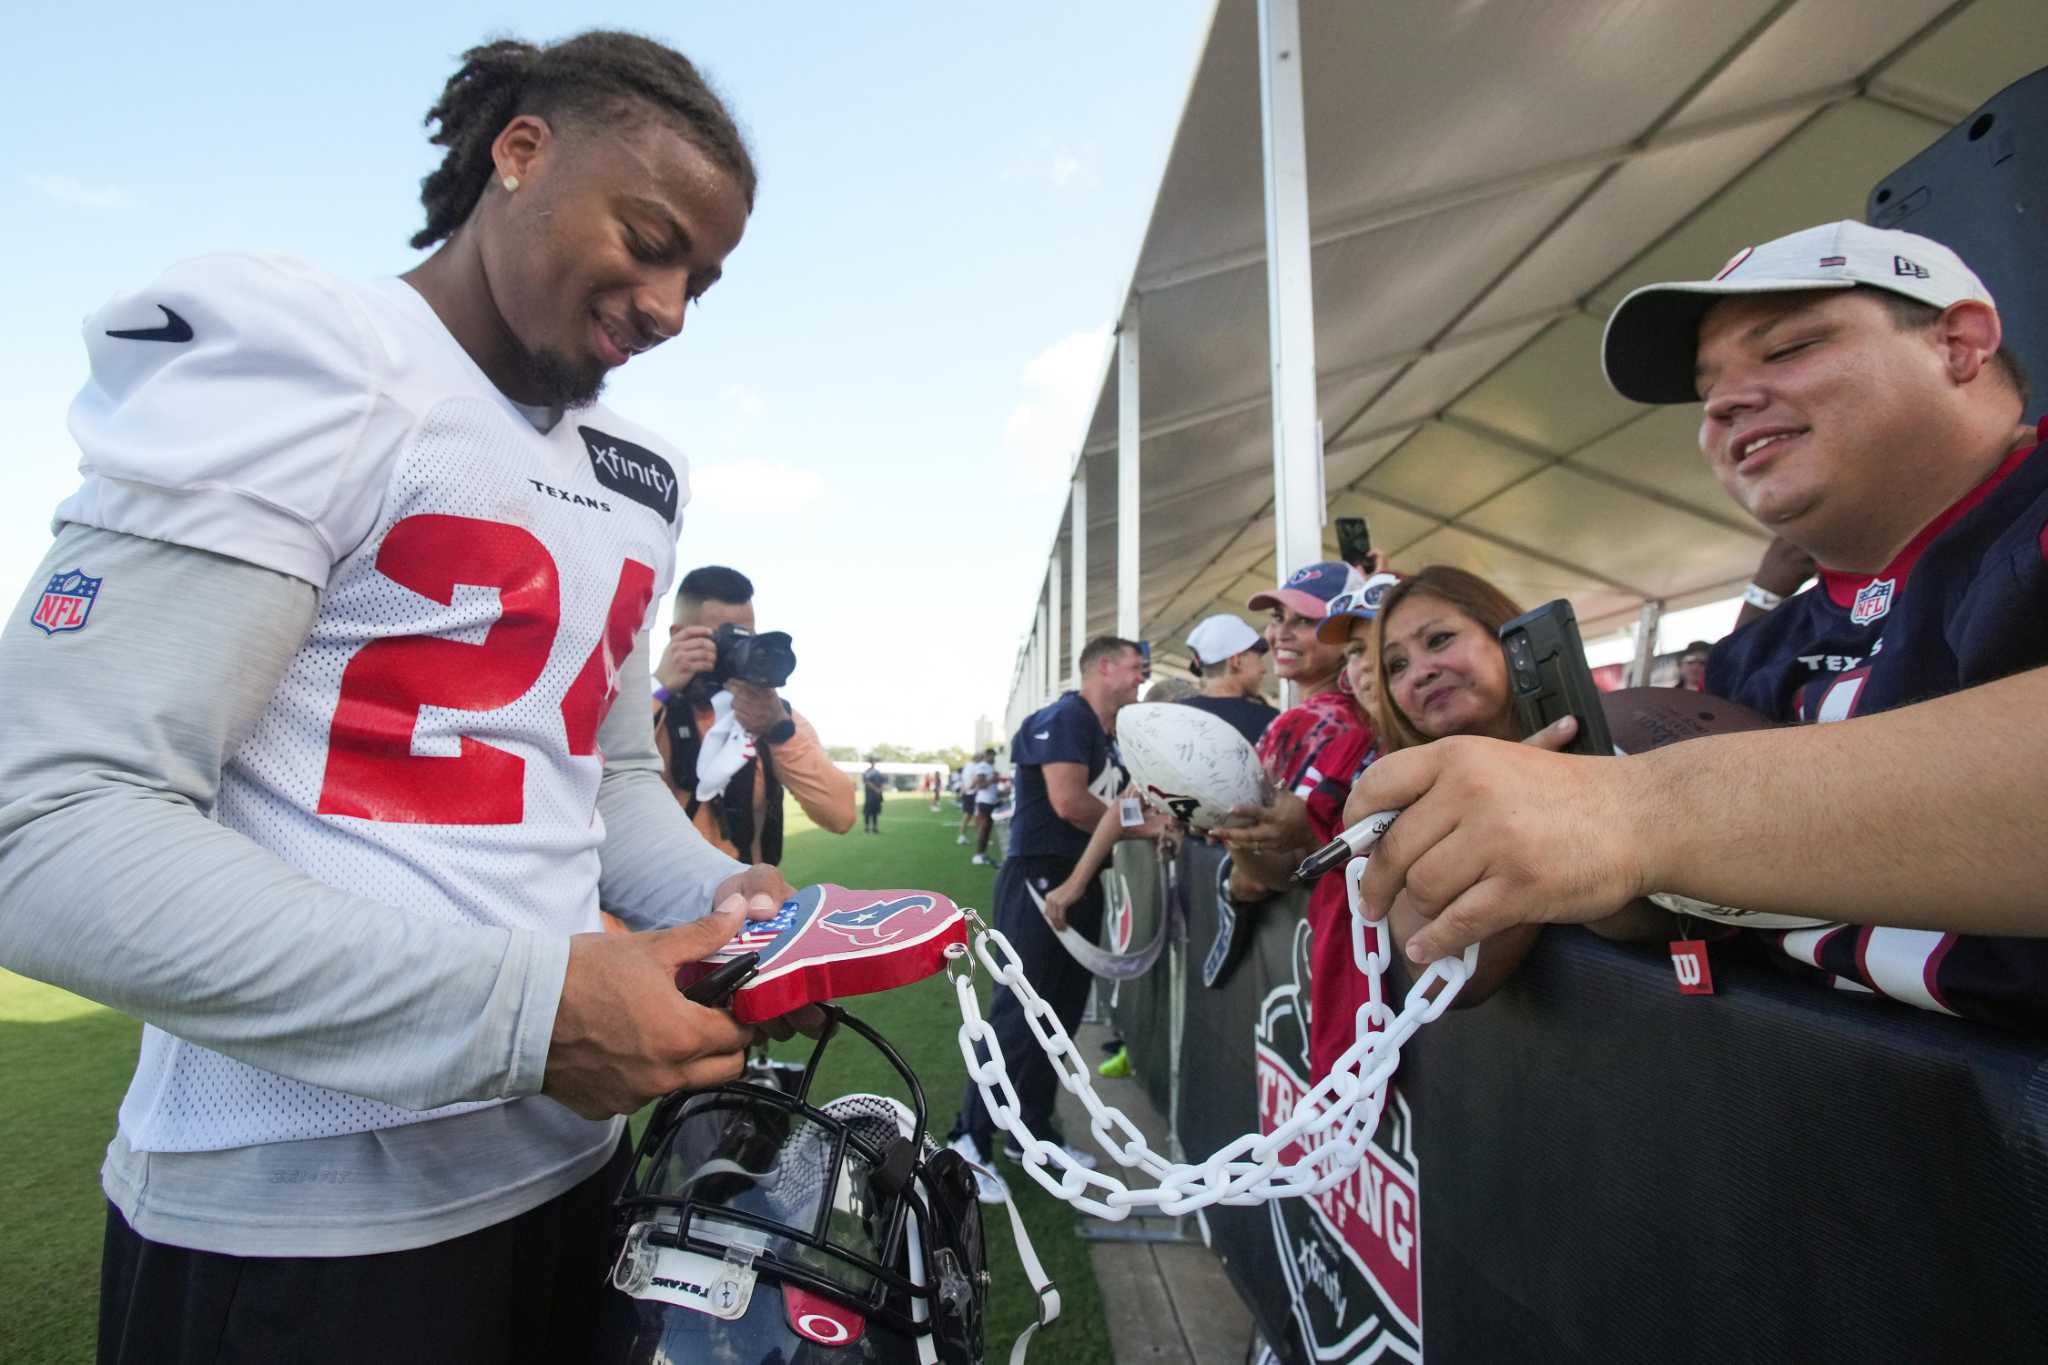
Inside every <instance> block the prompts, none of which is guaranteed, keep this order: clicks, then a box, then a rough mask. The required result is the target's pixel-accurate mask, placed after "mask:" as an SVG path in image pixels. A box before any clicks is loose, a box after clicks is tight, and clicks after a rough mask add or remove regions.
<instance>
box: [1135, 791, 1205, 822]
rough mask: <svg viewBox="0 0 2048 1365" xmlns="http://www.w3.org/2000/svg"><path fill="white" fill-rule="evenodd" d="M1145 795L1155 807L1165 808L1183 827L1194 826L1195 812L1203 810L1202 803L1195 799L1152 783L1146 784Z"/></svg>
mask: <svg viewBox="0 0 2048 1365" xmlns="http://www.w3.org/2000/svg"><path fill="white" fill-rule="evenodd" d="M1145 794H1146V795H1148V796H1150V797H1151V798H1152V804H1153V805H1155V806H1162V807H1164V808H1165V809H1166V811H1167V812H1168V813H1169V814H1171V815H1172V816H1173V818H1174V819H1176V820H1178V821H1180V822H1181V823H1182V824H1183V825H1192V824H1194V823H1195V812H1196V811H1198V810H1200V809H1201V808H1202V803H1201V802H1200V801H1198V800H1196V799H1195V798H1194V797H1192V796H1181V795H1178V794H1176V793H1174V792H1170V791H1167V790H1165V789H1164V788H1162V787H1160V786H1158V785H1157V784H1156V783H1152V782H1147V783H1146V784H1145Z"/></svg>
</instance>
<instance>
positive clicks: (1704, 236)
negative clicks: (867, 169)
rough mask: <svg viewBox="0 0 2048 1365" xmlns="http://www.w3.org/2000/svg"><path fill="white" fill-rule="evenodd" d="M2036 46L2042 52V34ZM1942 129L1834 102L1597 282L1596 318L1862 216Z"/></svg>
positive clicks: (1911, 117) (1871, 107) (1913, 117)
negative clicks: (1793, 234) (1810, 231)
mask: <svg viewBox="0 0 2048 1365" xmlns="http://www.w3.org/2000/svg"><path fill="white" fill-rule="evenodd" d="M2041 46H2042V48H2043V49H2044V52H2043V55H2044V56H2048V38H2044V41H2043V43H2042V45H2041ZM1987 93H1988V92H1987ZM1943 131H1945V130H1944V129H1943V128H1942V126H1941V125H1939V124H1936V123H1932V122H1930V121H1929V120H1927V119H1924V118H1922V117H1920V116H1919V115H1917V114H1908V113H1904V112H1902V111H1900V110H1897V109H1890V108H1886V107H1885V106H1883V105H1879V104H1873V103H1871V102H1870V101H1868V100H1851V101H1849V102H1847V103H1845V104H1838V105H1836V106H1834V107H1833V108H1831V109H1829V110H1827V111H1826V112H1824V113H1822V114H1821V115H1820V116H1819V117H1817V118H1815V119H1814V120H1812V121H1811V122H1810V123H1808V124H1807V125H1806V126H1805V127H1804V128H1801V129H1800V130H1799V131H1798V132H1796V133H1794V134H1793V135H1792V136H1791V137H1790V138H1787V139H1786V140H1785V141H1784V142H1783V143H1782V144H1781V145H1779V146H1778V147H1777V148H1776V149H1775V150H1773V151H1772V152H1771V153H1770V155H1768V156H1766V157H1765V158H1764V159H1763V160H1761V161H1759V162H1758V163H1757V164H1756V165H1755V166H1754V167H1753V168H1751V169H1750V171H1749V172H1748V173H1746V174H1745V175H1743V176H1742V177H1741V178H1740V179H1738V180H1737V181H1735V183H1734V184H1732V185H1730V186H1729V187H1728V188H1727V190H1726V191H1725V192H1723V193H1722V194H1721V195H1719V196H1718V197H1716V198H1715V199H1714V200H1712V201H1711V202H1710V203H1707V204H1705V205H1703V206H1702V207H1701V208H1700V209H1699V211H1698V212H1696V213H1694V214H1693V215H1692V216H1691V217H1690V218H1688V219H1687V220H1686V221H1685V223H1684V225H1683V226H1681V227H1680V228H1678V229H1677V230H1676V231H1675V232H1673V233H1671V234H1670V235H1669V236H1667V237H1666V238H1665V239H1664V240H1663V241H1662V242H1659V243H1658V244H1657V245H1656V246H1654V247H1652V248H1651V249H1650V250H1649V251H1647V252H1645V253H1644V254H1643V255H1642V256H1640V257H1639V258H1637V259H1636V260H1635V261H1634V262H1633V263H1631V264H1630V265H1629V267H1628V268H1627V269H1626V270H1624V271H1621V272H1620V273H1619V275H1618V276H1617V277H1616V278H1615V279H1614V280H1613V281H1611V282H1609V283H1608V284H1607V285H1605V286H1603V287H1602V288H1601V289H1600V291H1599V295H1598V297H1599V308H1598V311H1600V312H1601V313H1602V314H1603V315H1604V314H1605V313H1606V311H1607V310H1608V309H1610V308H1612V307H1613V305H1615V304H1616V303H1619V302H1620V301H1621V299H1622V296H1623V295H1625V294H1626V293H1628V291H1629V290H1631V289H1633V288H1635V287H1636V286H1637V285H1642V284H1651V283H1654V282H1655V281H1657V280H1697V279H1703V278H1705V277H1707V276H1710V275H1712V274H1713V273H1714V272H1715V271H1716V270H1719V269H1720V268H1721V266H1722V264H1723V263H1724V262H1725V261H1727V259H1728V258H1729V257H1730V256H1732V255H1733V254H1734V253H1735V252H1737V251H1738V250H1740V249H1741V248H1742V247H1744V246H1747V245H1749V244H1750V243H1753V242H1763V241H1768V240H1770V239H1771V238H1772V237H1775V236H1778V235H1780V234H1782V233H1785V232H1789V231H1792V230H1793V229H1795V228H1800V227H1806V226H1808V225H1810V224H1813V223H1825V222H1828V221H1829V220H1831V219H1836V218H1861V217H1862V216H1863V196H1864V195H1865V194H1867V193H1869V191H1870V187H1871V186H1872V185H1874V184H1876V183H1877V182H1878V181H1879V180H1881V179H1883V178H1884V176H1885V175H1886V174H1887V173H1888V172H1890V171H1891V170H1893V169H1894V168H1895V167H1897V166H1898V165H1899V164H1900V163H1901V162H1903V161H1905V160H1906V159H1907V158H1909V157H1911V156H1912V155H1914V154H1915V153H1916V152H1918V151H1919V150H1920V149H1921V148H1923V147H1925V146H1926V145H1927V144H1928V143H1930V142H1932V141H1934V139H1935V138H1937V137H1939V136H1940V135H1941V133H1942V132H1943ZM1589 355H1593V356H1595V357H1597V352H1589ZM1596 373H1597V372H1596Z"/></svg>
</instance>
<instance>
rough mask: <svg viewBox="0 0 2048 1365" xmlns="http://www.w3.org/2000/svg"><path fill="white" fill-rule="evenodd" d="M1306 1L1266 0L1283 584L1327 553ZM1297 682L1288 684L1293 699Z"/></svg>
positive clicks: (1263, 35)
mask: <svg viewBox="0 0 2048 1365" xmlns="http://www.w3.org/2000/svg"><path fill="white" fill-rule="evenodd" d="M1301 66H1302V61H1301V12H1300V5H1299V0H1259V73H1260V80H1259V94H1260V100H1259V104H1260V112H1261V114H1262V116H1263V118H1262V121H1263V123H1264V132H1265V146H1264V152H1265V155H1264V158H1263V160H1264V166H1263V170H1264V173H1265V180H1266V307H1267V333H1268V356H1269V358H1270V363H1271V366H1272V370H1271V376H1272V392H1273V533H1274V534H1273V569H1274V581H1275V583H1276V584H1277V583H1284V582H1285V581H1286V580H1287V575H1288V574H1289V573H1291V572H1292V571H1294V570H1295V569H1298V568H1300V567H1301V566H1303V565H1304V564H1312V563H1314V562H1315V561H1317V560H1319V559H1321V558H1322V549H1323V452H1322V436H1321V429H1320V423H1319V422H1318V421H1317V411H1316V338H1315V299H1314V294H1313V289H1312V287H1311V285H1312V281H1311V277H1310V271H1309V220H1308V157H1307V139H1306V136H1305V134H1304V132H1303V119H1302V85H1301V82H1302V71H1301ZM1292 693H1293V688H1292V687H1289V688H1288V689H1287V694H1288V695H1287V699H1288V700H1289V701H1290V702H1291V701H1293V700H1296V698H1294V697H1293V695H1292Z"/></svg>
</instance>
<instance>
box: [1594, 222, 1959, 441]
mask: <svg viewBox="0 0 2048 1365" xmlns="http://www.w3.org/2000/svg"><path fill="white" fill-rule="evenodd" d="M1859 284H1861V285H1868V286H1869V287H1871V288H1873V289H1884V290H1889V291H1890V292H1891V293H1894V294H1903V295H1905V296H1906V297H1907V298H1909V299H1918V300H1919V301H1920V302H1922V303H1925V304H1928V305H1930V306H1932V307H1935V308H1946V307H1948V306H1949V305H1950V304H1952V303H1959V302H1961V301H1962V300H1964V299H1976V300H1977V301H1978V302H1980V303H1992V298H1991V291H1990V290H1988V289H1986V288H1985V287H1984V281H1982V280H1980V279H1978V278H1977V275H1976V272H1975V271H1973V270H1971V269H1970V267H1968V266H1966V265H1964V264H1963V258H1962V257H1960V256H1958V255H1956V253H1955V252H1953V251H1950V250H1949V249H1948V248H1947V247H1945V246H1943V245H1942V244H1941V243H1940V242H1937V241H1935V240H1933V239H1932V238H1930V237H1922V236H1920V235H1919V234H1918V233H1913V232H1900V231H1899V230H1898V229H1896V228H1874V227H1871V226H1869V225H1868V224H1865V223H1858V222H1855V221H1854V220H1847V219H1845V220H1844V221H1842V222H1839V223H1826V224H1823V225H1822V226H1820V227H1811V228H1807V229H1806V230H1805V231H1803V232H1795V233H1792V234H1791V235H1790V236H1787V237H1780V238H1778V239H1777V240H1775V241H1770V242H1765V243H1764V244H1763V245H1762V246H1750V247H1744V248H1743V249H1742V250H1740V251H1738V252H1736V253H1735V255H1734V257H1733V258H1731V259H1730V260H1729V262H1728V264H1726V265H1724V266H1722V267H1721V271H1720V273H1719V274H1717V275H1715V276H1714V278H1713V279H1711V280H1682V281H1677V282H1674V283H1670V284H1646V285H1644V286H1643V287H1642V288H1641V289H1637V290H1635V291H1634V292H1632V293H1631V294H1629V296H1628V297H1627V298H1625V299H1623V300H1622V301H1621V305H1620V307H1618V308H1616V309H1615V310H1614V312H1613V314H1612V315H1611V316H1610V317H1609V318H1608V319H1607V334H1606V336H1605V337H1603V338H1602V339H1601V343H1600V360H1601V364H1602V366H1603V367H1604V368H1605V369H1606V371H1607V382H1608V383H1610V384H1612V385H1613V386H1614V389H1615V392H1617V393H1619V394H1620V395H1621V396H1622V397H1624V398H1633V399H1635V400H1636V401H1637V402H1638V403H1697V402H1698V401H1699V389H1698V387H1697V386H1696V384H1695V381H1694V374H1693V371H1694V369H1695V366H1696V364H1697V360H1698V354H1699V335H1700V320H1701V319H1702V318H1703V317H1705V316H1706V312H1707V310H1708V309H1709V308H1711V307H1713V306H1714V303H1715V301H1716V300H1717V299H1719V298H1721V297H1722V296H1724V295H1728V294H1775V293H1784V292H1788V291H1793V290H1801V289H1851V288H1854V287H1855V286H1857V285H1859ZM1993 306H1994V307H1996V304H1993Z"/></svg>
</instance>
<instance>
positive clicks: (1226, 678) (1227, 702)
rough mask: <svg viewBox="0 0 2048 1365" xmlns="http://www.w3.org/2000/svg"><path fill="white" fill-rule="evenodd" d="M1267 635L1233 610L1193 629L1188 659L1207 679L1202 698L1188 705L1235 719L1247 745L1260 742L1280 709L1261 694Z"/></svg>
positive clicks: (1198, 674)
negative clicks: (1234, 613)
mask: <svg viewBox="0 0 2048 1365" xmlns="http://www.w3.org/2000/svg"><path fill="white" fill-rule="evenodd" d="M1270 648H1271V646H1270V645H1268V644H1267V642H1266V637H1265V636H1263V635H1261V634H1259V632H1257V631H1256V630H1253V629H1252V628H1251V627H1250V626H1248V625H1246V624H1245V622H1244V619H1243V618H1242V617H1238V616H1233V615H1231V614H1230V613H1229V612H1227V611H1220V612H1217V613H1216V614H1215V615H1214V616H1206V617H1203V618H1202V622H1201V624H1200V625H1198V626H1196V627H1195V628H1194V629H1193V630H1191V631H1189V632H1188V659H1189V662H1190V663H1191V664H1192V665H1193V666H1194V670H1195V676H1196V677H1198V678H1200V679H1201V680H1202V692H1201V695H1200V696H1196V697H1186V698H1183V699H1182V701H1181V705H1183V706H1192V707H1194V708H1196V709H1197V710H1200V711H1207V712H1208V713H1209V714H1210V715H1212V716H1216V717H1218V718H1220V719H1222V720H1226V721H1228V722H1230V724H1231V726H1232V727H1233V728H1234V729H1235V730H1236V731H1237V732H1238V733H1239V734H1241V735H1243V736H1244V738H1245V742H1246V743H1247V744H1250V745H1253V746H1255V747H1256V746H1257V744H1258V742H1259V737H1260V736H1261V735H1263V734H1265V733H1266V727H1267V726H1268V725H1271V724H1272V723H1273V721H1274V718H1275V717H1277V716H1278V715H1279V714H1280V712H1279V711H1278V710H1277V709H1276V708H1274V707H1273V706H1271V705H1269V704H1268V703H1267V702H1266V699H1265V698H1264V697H1262V696H1260V695H1259V690H1260V689H1261V688H1262V687H1264V686H1265V682H1266V653H1267V651H1268V650H1269V649H1270Z"/></svg>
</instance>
